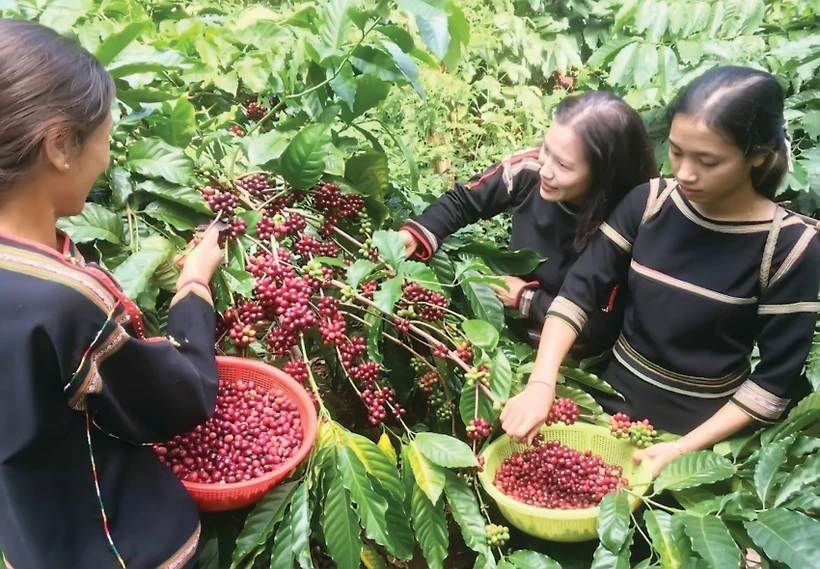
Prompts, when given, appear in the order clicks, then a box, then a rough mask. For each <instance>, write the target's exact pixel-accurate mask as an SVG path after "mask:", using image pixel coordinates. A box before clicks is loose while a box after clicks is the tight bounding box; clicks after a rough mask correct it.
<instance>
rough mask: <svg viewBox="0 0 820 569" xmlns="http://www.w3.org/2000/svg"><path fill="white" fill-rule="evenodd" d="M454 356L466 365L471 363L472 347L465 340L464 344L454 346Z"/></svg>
mask: <svg viewBox="0 0 820 569" xmlns="http://www.w3.org/2000/svg"><path fill="white" fill-rule="evenodd" d="M456 355H457V356H458V357H459V358H461V361H463V362H464V363H466V364H469V363H472V361H473V346H472V345H471V344H470V342H467V341H466V340H465V341H464V342H459V343H458V345H457V346H456Z"/></svg>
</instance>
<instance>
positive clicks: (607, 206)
mask: <svg viewBox="0 0 820 569" xmlns="http://www.w3.org/2000/svg"><path fill="white" fill-rule="evenodd" d="M555 120H556V121H557V122H558V123H560V124H562V125H566V126H570V127H571V128H572V129H573V131H574V132H575V133H576V134H577V135H578V137H579V138H580V139H581V143H582V144H583V146H584V151H585V153H586V159H587V161H588V163H589V166H590V170H591V172H592V187H591V188H590V190H589V193H588V194H587V198H586V202H585V203H584V206H583V208H582V209H581V214H580V215H581V219H580V220H579V223H578V229H577V232H576V234H575V241H574V246H575V248H576V250H578V251H582V250H583V249H584V248H585V247H586V246H587V244H588V243H589V240H590V238H591V237H592V235H594V234H595V232H596V231H597V230H598V227H600V225H601V224H602V223H603V222H604V221H606V219H607V218H608V217H609V215H610V214H611V213H612V211H613V210H614V209H615V206H616V205H618V203H619V202H620V201H621V199H623V197H624V196H625V195H626V194H627V193H628V192H629V191H630V190H631V189H632V188H634V187H635V186H639V185H641V184H643V183H646V182H648V181H649V180H651V179H652V178H655V177H657V176H658V165H657V163H656V161H655V153H654V150H653V148H652V143H651V141H650V139H649V134H648V133H647V131H646V127H645V126H644V123H643V120H641V117H640V115H639V114H638V113H637V112H635V110H634V109H633V108H632V107H630V106H629V105H627V104H626V103H625V102H624V101H623V100H622V99H620V98H619V97H617V96H616V95H614V94H612V93H609V92H606V91H593V92H590V93H584V94H583V95H575V96H572V97H567V98H566V99H564V100H563V101H561V103H560V104H559V105H558V106H557V107H556V109H555Z"/></svg>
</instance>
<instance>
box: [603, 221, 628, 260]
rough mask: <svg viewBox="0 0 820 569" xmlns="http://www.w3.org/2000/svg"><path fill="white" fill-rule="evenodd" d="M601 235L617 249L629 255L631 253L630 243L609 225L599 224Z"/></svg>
mask: <svg viewBox="0 0 820 569" xmlns="http://www.w3.org/2000/svg"><path fill="white" fill-rule="evenodd" d="M601 233H603V234H604V235H606V236H607V237H609V240H610V241H612V242H613V243H615V245H617V246H618V247H620V248H621V249H623V250H624V252H626V253H629V252H630V251H632V243H630V242H629V239H627V238H626V237H624V236H623V235H621V234H620V233H618V231H617V230H616V229H615V228H614V227H612V226H611V225H610V224H608V223H606V222H604V223H602V224H601Z"/></svg>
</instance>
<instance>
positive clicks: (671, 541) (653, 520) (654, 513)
mask: <svg viewBox="0 0 820 569" xmlns="http://www.w3.org/2000/svg"><path fill="white" fill-rule="evenodd" d="M643 519H644V523H645V524H646V530H647V531H648V532H649V537H650V539H651V540H652V547H653V548H654V550H655V551H656V552H657V553H658V555H659V556H660V561H661V566H662V567H664V568H665V569H681V568H682V567H683V564H684V560H685V559H686V558H687V555H686V551H687V549H688V547H689V546H688V545H687V544H686V543H685V542H684V541H683V540H682V539H681V536H680V535H679V534H676V533H675V532H673V531H672V516H670V515H669V514H668V513H666V512H664V511H661V510H649V509H647V510H645V511H644V514H643Z"/></svg>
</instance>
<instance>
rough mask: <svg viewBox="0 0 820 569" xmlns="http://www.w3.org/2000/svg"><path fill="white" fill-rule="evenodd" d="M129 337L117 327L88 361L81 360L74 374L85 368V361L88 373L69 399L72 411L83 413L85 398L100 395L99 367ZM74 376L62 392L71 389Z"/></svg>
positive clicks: (101, 384)
mask: <svg viewBox="0 0 820 569" xmlns="http://www.w3.org/2000/svg"><path fill="white" fill-rule="evenodd" d="M130 338H131V336H129V335H128V333H127V332H126V331H125V330H123V328H122V326H117V327H116V328H115V329H114V331H113V332H112V333H111V334H110V335H109V336H108V338H106V340H105V341H104V342H103V343H102V344H100V346H99V347H97V348H96V349H94V350H93V351H92V352H91V354H90V356H89V357H88V359H87V360H86V358H83V361H81V362H80V367H79V368H78V369H77V372H76V373H79V371H80V370H81V369H82V368H83V367H84V366H85V364H86V361H88V366H89V369H88V372H87V373H86V374H85V377H84V378H83V381H82V383H81V384H80V386H79V388H77V392H76V393H75V394H74V395H73V396H72V397H71V399H70V400H69V402H68V404H69V405H70V406H71V408H72V409H75V410H77V411H84V410H85V408H86V406H85V403H86V398H87V397H88V395H89V394H92V393H100V392H101V391H102V387H103V382H102V377H101V376H100V371H99V366H100V365H101V364H102V362H104V361H105V360H106V359H108V358H109V357H111V356H112V355H114V354H116V353H117V351H119V350H120V348H122V347H123V346H124V345H125V342H126V341H128V340H129V339H130ZM76 377H77V376H76V374H75V376H74V377H72V379H71V381H69V382H68V383H67V384H66V386H65V387H64V388H63V389H64V391H66V392H67V391H68V390H69V389H71V386H72V385H73V382H74V379H76Z"/></svg>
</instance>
